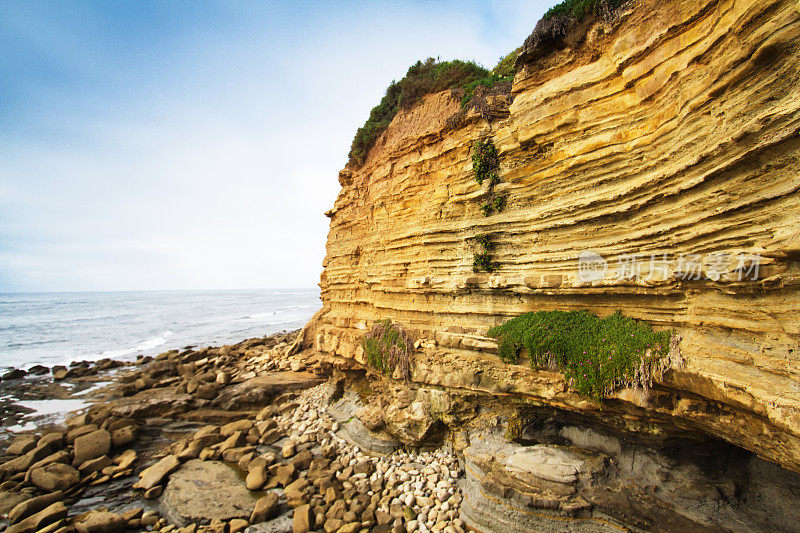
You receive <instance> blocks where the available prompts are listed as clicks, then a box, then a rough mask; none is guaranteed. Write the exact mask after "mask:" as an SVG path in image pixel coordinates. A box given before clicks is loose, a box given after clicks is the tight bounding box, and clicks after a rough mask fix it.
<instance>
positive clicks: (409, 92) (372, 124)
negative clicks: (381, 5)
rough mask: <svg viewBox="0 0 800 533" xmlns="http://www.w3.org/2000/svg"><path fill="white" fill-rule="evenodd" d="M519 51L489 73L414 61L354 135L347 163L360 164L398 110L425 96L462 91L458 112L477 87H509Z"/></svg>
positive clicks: (471, 66)
mask: <svg viewBox="0 0 800 533" xmlns="http://www.w3.org/2000/svg"><path fill="white" fill-rule="evenodd" d="M520 50H521V48H517V49H516V50H514V51H513V52H511V53H510V54H508V55H506V56H503V57H501V58H500V61H499V62H498V63H497V66H495V67H494V69H492V70H491V71H488V70H486V69H485V68H483V67H482V66H480V65H478V64H477V63H474V62H472V61H461V60H458V59H456V60H453V61H438V60H436V59H434V58H432V57H429V58H428V59H426V60H425V61H424V62H423V61H417V62H416V63H415V64H414V65H412V66H411V67H410V68H409V69H408V72H406V75H405V76H403V78H402V79H401V80H400V81H393V82H392V83H391V84H390V85H389V87H388V88H387V89H386V94H385V95H384V96H383V98H382V99H381V101H380V103H379V104H378V105H377V106H375V107H373V108H372V111H370V113H369V118H368V119H367V121H366V122H365V123H364V125H363V126H361V127H360V128H359V129H358V131H357V132H356V136H355V138H354V139H353V143H352V144H351V145H350V154H349V157H350V161H351V162H353V163H355V164H358V165H360V164H362V163H363V162H364V160H365V159H366V158H367V154H368V153H369V150H370V149H371V148H372V146H373V145H374V144H375V141H377V140H378V137H380V136H381V134H382V133H383V132H384V131H385V130H386V128H387V127H389V124H390V123H391V122H392V119H393V118H394V117H395V115H396V114H397V113H398V112H399V111H400V110H402V109H410V108H411V107H412V106H413V105H414V104H416V103H417V102H419V101H420V100H422V97H424V96H425V95H427V94H433V93H438V92H440V91H444V90H447V89H464V96H463V98H462V100H461V106H462V108H465V107H466V106H468V104H469V103H470V101H471V100H472V98H473V96H474V95H475V94H476V92H477V91H479V90H481V89H480V88H481V87H485V88H489V89H490V88H492V87H494V86H495V85H497V84H499V83H503V82H507V83H509V84H510V82H511V80H513V79H514V74H515V73H516V70H515V69H514V61H515V60H516V58H517V55H518V54H519V52H520Z"/></svg>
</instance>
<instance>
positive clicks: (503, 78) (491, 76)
mask: <svg viewBox="0 0 800 533" xmlns="http://www.w3.org/2000/svg"><path fill="white" fill-rule="evenodd" d="M521 50H522V47H520V48H517V49H516V50H514V51H513V52H511V53H509V54H508V55H505V56H503V57H501V58H500V61H499V62H498V63H497V66H495V67H494V68H493V69H492V71H491V72H489V73H488V74H487V75H486V76H484V77H482V78H480V79H477V80H475V81H473V82H470V83H468V84H466V85H464V94H463V96H462V97H461V109H463V110H466V109H467V107H469V104H470V103H471V102H472V100H473V98H474V97H475V94H476V92H477V91H478V90H479V89H478V88H479V87H483V88H484V89H483V90H486V89H492V88H494V87H495V86H497V85H499V84H506V85H508V88H509V89H510V88H511V82H512V81H514V75H515V74H516V73H517V70H516V68H515V67H514V62H515V61H516V59H517V56H518V55H519V53H520V51H521Z"/></svg>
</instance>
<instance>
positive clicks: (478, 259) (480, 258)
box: [472, 251, 500, 272]
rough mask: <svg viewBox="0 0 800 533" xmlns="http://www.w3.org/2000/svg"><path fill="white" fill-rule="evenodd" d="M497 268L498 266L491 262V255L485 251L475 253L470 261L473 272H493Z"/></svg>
mask: <svg viewBox="0 0 800 533" xmlns="http://www.w3.org/2000/svg"><path fill="white" fill-rule="evenodd" d="M499 266H500V265H498V264H497V263H495V262H494V261H492V254H491V253H489V252H487V251H483V252H476V253H475V257H474V258H473V260H472V271H473V272H480V271H484V272H494V271H495V270H497V268H498V267H499Z"/></svg>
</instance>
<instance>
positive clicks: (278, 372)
mask: <svg viewBox="0 0 800 533" xmlns="http://www.w3.org/2000/svg"><path fill="white" fill-rule="evenodd" d="M309 336H313V333H309V330H308V329H307V330H304V331H302V332H300V333H298V332H292V333H281V334H278V335H273V336H271V337H265V338H259V339H249V340H246V341H243V342H241V343H239V344H236V345H230V346H222V347H213V348H212V347H209V348H202V349H194V348H187V349H183V350H172V351H169V352H165V353H163V354H160V355H159V356H157V357H155V358H152V359H149V358H141V359H140V360H138V361H137V362H135V363H131V364H126V365H123V366H117V367H115V368H105V369H103V370H97V371H95V367H96V366H101V365H103V366H105V365H108V363H101V364H98V365H91V364H89V365H75V366H80V367H81V368H80V369H79V370H76V371H75V372H73V373H72V375H71V376H69V377H66V376H64V377H63V379H62V378H61V377H59V379H58V380H55V379H53V378H52V377H48V376H35V377H26V378H24V379H17V380H13V381H8V382H2V383H0V386H2V387H5V389H4V391H5V392H4V394H5V395H6V396H7V395H9V394H12V389H13V390H14V391H16V393H17V394H19V395H20V396H25V397H27V398H38V399H41V398H44V397H47V395H48V394H52V395H53V396H52V397H55V398H58V399H59V401H76V399H80V401H81V402H84V403H85V407H84V408H83V409H82V410H81V411H80V412H78V413H74V414H72V415H71V416H69V417H68V418H66V420H64V421H63V422H61V423H48V424H44V425H41V426H40V427H38V428H37V429H36V430H34V431H23V432H21V433H19V434H18V435H17V436H16V437H15V438H14V439H13V440H11V441H10V442H8V443H7V446H5V447H3V449H4V450H5V451H4V452H3V454H2V456H0V532H2V531H3V530H5V532H6V533H36V532H44V533H73V532H77V533H111V532H113V531H115V530H122V529H128V530H134V531H145V530H147V531H152V530H158V531H162V532H164V533H170V532H178V531H180V532H181V533H198V532H201V531H202V532H214V533H237V532H239V531H247V532H248V533H278V532H290V531H291V532H293V533H301V532H307V531H315V532H323V531H324V532H326V533H331V532H369V531H374V532H389V531H391V532H421V533H425V532H429V531H430V532H436V533H438V532H442V531H444V532H447V533H454V532H455V533H460V532H462V531H468V530H469V531H486V532H493V533H518V532H521V531H529V532H537V533H538V532H541V531H553V532H561V531H570V532H598V531H608V532H615V531H686V532H695V531H720V530H725V531H743V532H745V531H746V532H750V531H753V532H755V531H765V530H771V531H777V530H781V531H800V526H798V524H800V510H799V509H798V508H797V506H796V505H793V503H796V502H797V501H798V498H799V497H800V496H799V495H800V475H798V474H796V473H794V472H791V471H787V470H786V469H782V468H781V467H779V466H778V465H775V464H773V463H769V462H767V461H764V460H763V459H760V458H758V457H757V456H755V455H753V454H752V453H749V452H747V451H746V450H743V449H741V448H738V447H736V446H733V445H731V444H730V443H726V442H722V441H719V440H717V439H713V438H710V437H709V436H707V435H704V434H702V432H694V433H678V432H675V431H672V430H670V431H669V432H668V431H667V430H669V426H666V425H663V426H657V425H655V423H654V424H652V425H650V426H636V425H635V424H634V425H630V424H633V423H634V419H633V418H630V417H629V418H625V415H624V413H623V414H622V415H621V420H624V421H627V423H628V424H629V426H628V429H619V428H617V429H615V428H613V427H611V426H609V425H608V424H607V423H606V419H607V418H608V417H612V416H613V413H614V412H615V411H614V409H615V408H616V407H615V404H614V402H613V400H609V401H608V402H607V403H606V404H604V407H603V409H604V412H605V416H606V419H598V418H593V417H592V416H590V415H585V414H581V413H575V412H569V411H566V410H558V409H553V408H551V407H549V406H544V405H540V404H538V403H537V402H535V401H527V402H522V401H520V400H518V399H516V398H513V397H511V396H509V395H504V394H500V393H497V394H491V393H485V392H475V391H471V390H466V389H464V388H462V387H455V386H447V384H446V383H445V384H444V385H432V384H431V383H429V382H432V381H438V382H444V381H446V380H445V378H447V376H448V375H449V374H447V372H449V370H447V369H446V368H445V367H442V370H441V371H437V372H438V373H436V372H434V371H433V370H431V369H430V368H429V367H424V366H423V365H424V362H425V359H424V357H425V356H426V353H425V350H426V349H427V348H425V346H424V345H422V344H420V343H418V344H419V346H418V347H417V348H415V350H416V351H415V358H414V365H415V367H414V368H415V370H414V375H420V373H421V372H422V370H423V369H424V368H428V372H427V374H425V376H426V379H427V380H428V382H422V381H415V379H414V378H413V377H412V379H410V380H404V379H401V378H398V379H395V378H392V377H389V376H387V375H382V374H379V373H376V372H374V371H373V370H371V369H370V368H369V367H367V366H365V365H363V364H360V363H358V362H357V361H354V360H353V359H348V358H342V357H332V356H330V355H329V354H325V353H324V352H320V351H318V350H316V349H315V348H314V347H312V346H310V345H309V341H308V337H309ZM433 349H435V346H434V348H433ZM114 366H116V365H114ZM67 372H69V369H68V370H67ZM78 374H80V375H78ZM656 393H657V392H656ZM656 393H653V392H652V391H651V394H656ZM26 395H27V396H26ZM20 416H22V415H20V414H19V413H17V414H13V413H12V414H10V415H8V416H7V418H8V420H9V421H10V422H12V423H18V422H19V417H20ZM43 420H46V419H43Z"/></svg>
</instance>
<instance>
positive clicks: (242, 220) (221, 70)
mask: <svg viewBox="0 0 800 533" xmlns="http://www.w3.org/2000/svg"><path fill="white" fill-rule="evenodd" d="M555 3H557V2H556V0H547V1H524V0H523V1H519V2H516V1H510V0H508V1H505V0H497V1H469V0H455V1H442V2H433V1H413V2H412V1H408V2H382V1H365V2H345V1H336V2H333V1H330V2H328V1H325V2H323V1H319V2H301V1H292V2H266V1H263V2H248V1H244V0H236V1H232V0H231V1H226V2H213V1H199V0H191V1H188V0H187V1H179V0H171V1H164V0H157V1H147V0H128V1H125V0H120V1H114V2H107V1H97V2H90V1H59V0H55V1H54V0H49V1H35V0H24V1H23V0H4V1H3V2H0V292H23V291H92V290H160V289H173V290H176V289H244V288H272V287H275V288H282V287H313V286H315V285H316V284H317V283H318V282H319V276H320V273H321V271H322V260H323V258H324V254H325V240H326V237H327V233H328V222H329V221H328V219H327V218H326V217H325V216H324V214H323V213H324V212H325V211H326V210H328V209H330V208H331V207H332V206H333V202H334V200H335V199H336V195H337V194H338V192H339V189H340V186H339V183H338V172H339V170H340V169H341V168H343V167H344V165H345V163H346V162H347V153H348V150H349V147H350V143H351V141H352V138H353V135H354V134H355V131H356V129H357V128H358V127H359V126H361V125H362V124H363V123H364V121H365V120H366V118H367V116H368V115H369V111H370V109H371V108H372V107H373V106H374V105H376V104H377V103H378V102H379V101H380V99H381V97H382V96H383V94H384V92H385V90H386V87H387V86H388V84H389V83H390V82H391V81H392V80H393V79H400V78H401V77H402V76H403V75H404V74H405V71H406V70H407V69H408V67H409V66H410V65H411V64H412V63H414V62H415V61H417V60H418V59H424V58H426V57H439V58H441V59H442V60H445V59H455V58H458V59H471V60H475V61H477V62H479V63H481V64H483V65H484V66H486V67H488V68H491V67H493V66H494V65H495V64H496V62H497V61H498V59H499V58H500V57H501V56H503V55H505V54H506V53H508V52H509V51H511V50H513V49H514V48H516V47H517V46H519V45H520V44H522V42H523V41H524V40H525V38H526V37H527V36H528V35H529V34H530V32H531V31H532V30H533V27H534V26H535V25H536V22H537V21H538V20H539V18H540V17H541V15H542V14H543V13H544V12H545V11H546V10H547V8H548V7H550V6H552V5H553V4H555Z"/></svg>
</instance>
